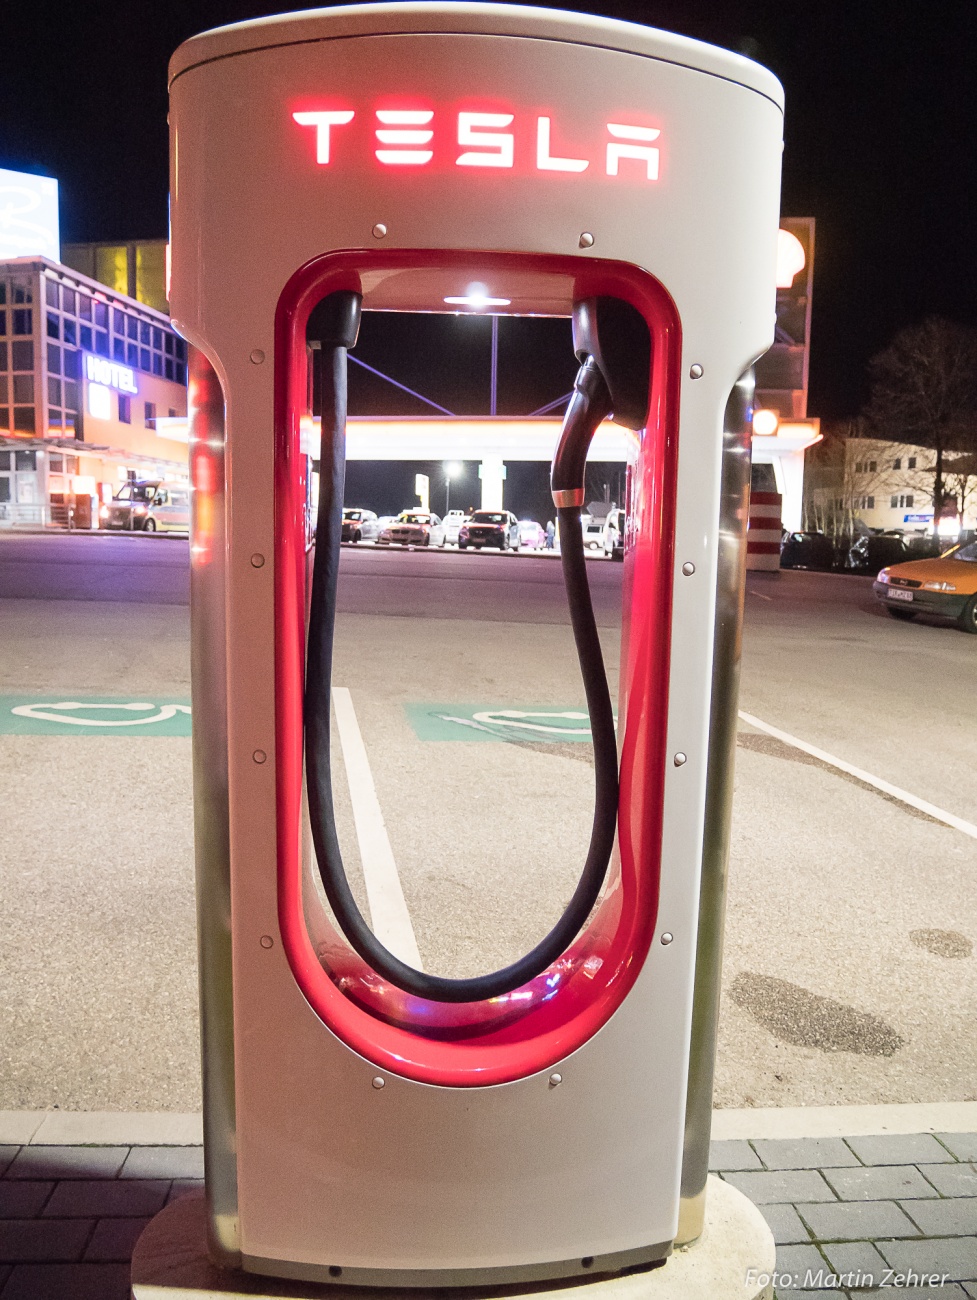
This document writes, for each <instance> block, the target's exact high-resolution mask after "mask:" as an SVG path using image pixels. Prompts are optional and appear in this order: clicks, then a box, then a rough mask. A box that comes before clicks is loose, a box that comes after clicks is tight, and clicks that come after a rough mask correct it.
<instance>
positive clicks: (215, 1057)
mask: <svg viewBox="0 0 977 1300" xmlns="http://www.w3.org/2000/svg"><path fill="white" fill-rule="evenodd" d="M190 410H191V417H190V471H191V477H192V482H193V494H192V515H191V526H190V673H191V681H192V700H193V712H194V716H195V718H196V719H197V723H198V725H197V726H196V727H194V730H193V817H194V843H195V846H196V884H197V948H198V952H197V960H198V968H199V978H200V1033H201V1063H202V1071H203V1101H204V1165H205V1174H206V1182H207V1223H208V1235H209V1240H210V1251H211V1255H212V1257H213V1259H214V1260H215V1262H217V1263H219V1264H220V1265H222V1266H223V1267H236V1266H239V1264H240V1250H239V1246H238V1233H237V1157H236V1154H235V1148H236V1120H235V1102H234V1024H233V996H232V994H233V990H232V975H231V887H230V871H231V864H230V844H229V835H228V815H229V814H228V793H227V791H228V786H227V669H226V662H225V658H226V655H225V646H226V627H225V612H224V576H225V575H224V566H225V547H224V542H225V523H224V520H225V513H224V506H225V502H224V394H223V392H222V391H221V386H220V382H219V380H218V378H217V375H216V373H215V372H214V370H213V368H212V367H211V365H210V363H209V362H208V361H207V359H206V358H205V357H204V356H203V354H202V353H201V352H199V351H198V350H197V349H196V348H191V349H190Z"/></svg>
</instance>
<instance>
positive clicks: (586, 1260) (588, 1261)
mask: <svg viewBox="0 0 977 1300" xmlns="http://www.w3.org/2000/svg"><path fill="white" fill-rule="evenodd" d="M580 1267H581V1268H593V1267H594V1257H593V1255H584V1257H583V1259H582V1260H581V1261H580Z"/></svg>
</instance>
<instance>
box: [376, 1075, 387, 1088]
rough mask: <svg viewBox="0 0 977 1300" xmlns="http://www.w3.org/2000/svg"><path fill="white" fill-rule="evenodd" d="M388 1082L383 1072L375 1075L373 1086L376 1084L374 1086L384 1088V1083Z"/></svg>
mask: <svg viewBox="0 0 977 1300" xmlns="http://www.w3.org/2000/svg"><path fill="white" fill-rule="evenodd" d="M386 1082H387V1081H386V1079H385V1078H384V1077H383V1075H382V1074H377V1075H375V1076H374V1079H373V1086H374V1088H382V1087H383V1085H384V1084H385V1083H386Z"/></svg>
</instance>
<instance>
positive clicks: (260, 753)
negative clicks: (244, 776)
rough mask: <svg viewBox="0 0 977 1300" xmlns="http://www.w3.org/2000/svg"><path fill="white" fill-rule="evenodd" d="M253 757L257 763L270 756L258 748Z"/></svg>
mask: <svg viewBox="0 0 977 1300" xmlns="http://www.w3.org/2000/svg"><path fill="white" fill-rule="evenodd" d="M251 757H252V758H253V759H254V761H255V762H256V763H263V762H264V761H265V759H266V758H267V757H268V755H267V754H266V753H265V751H264V750H263V749H256V750H255V751H254V753H253V754H252V755H251Z"/></svg>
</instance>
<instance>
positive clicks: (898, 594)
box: [889, 587, 913, 600]
mask: <svg viewBox="0 0 977 1300" xmlns="http://www.w3.org/2000/svg"><path fill="white" fill-rule="evenodd" d="M912 598H913V593H912V592H911V591H903V590H902V588H900V587H890V588H889V599H890V600H912Z"/></svg>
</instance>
